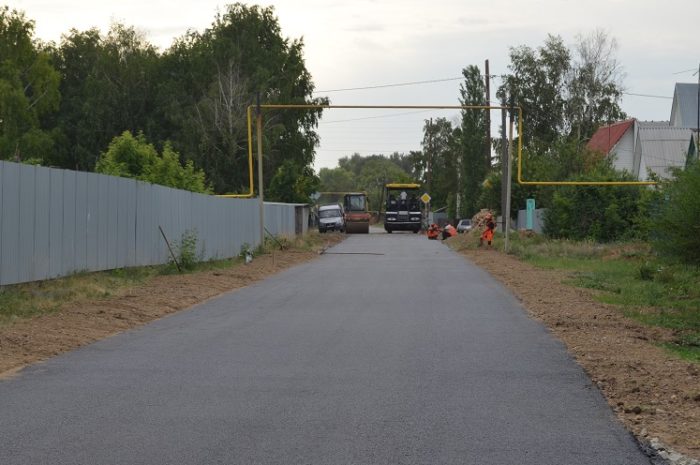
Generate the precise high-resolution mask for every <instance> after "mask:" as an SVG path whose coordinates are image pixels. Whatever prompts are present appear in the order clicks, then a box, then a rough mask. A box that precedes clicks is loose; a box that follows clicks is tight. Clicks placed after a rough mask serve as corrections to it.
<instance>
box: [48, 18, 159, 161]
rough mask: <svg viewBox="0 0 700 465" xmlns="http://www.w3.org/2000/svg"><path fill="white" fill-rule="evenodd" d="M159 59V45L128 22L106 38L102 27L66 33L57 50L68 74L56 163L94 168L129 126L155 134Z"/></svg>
mask: <svg viewBox="0 0 700 465" xmlns="http://www.w3.org/2000/svg"><path fill="white" fill-rule="evenodd" d="M158 60H159V56H158V53H157V51H156V49H155V47H154V46H153V45H151V44H150V43H148V41H146V39H145V38H144V37H143V36H142V35H141V34H140V33H138V32H137V31H136V30H135V29H134V28H133V27H128V26H125V25H122V24H114V25H112V27H111V28H110V30H109V32H108V34H107V35H106V36H105V37H102V36H100V33H99V31H98V30H97V29H90V30H87V31H83V32H80V31H77V30H74V29H73V30H71V31H70V32H69V33H68V34H67V35H65V36H64V37H63V39H62V41H61V45H60V47H59V48H58V50H57V52H56V61H57V66H58V69H59V71H60V72H61V75H62V76H63V80H62V83H61V93H62V95H64V98H63V100H62V104H61V108H60V112H59V114H58V116H57V119H56V125H57V127H58V128H59V130H60V134H61V137H62V143H61V144H60V149H59V150H57V151H56V153H55V155H54V158H53V159H52V160H51V162H52V164H54V165H58V166H62V167H65V168H72V169H81V170H92V169H93V168H94V166H95V163H96V161H97V158H98V156H99V153H100V152H101V151H103V150H104V149H105V148H106V147H107V145H108V144H109V142H110V141H111V140H112V138H113V137H116V136H118V135H119V134H121V133H123V132H124V131H127V130H128V131H131V132H134V133H136V132H139V131H143V132H144V133H146V135H147V136H148V137H149V138H150V139H154V138H155V137H154V136H156V135H157V131H155V130H154V127H155V126H156V125H157V124H158V123H157V122H156V121H154V116H155V115H154V114H153V108H154V104H155V101H154V97H155V91H154V89H155V85H156V83H157V82H158V81H159V76H158V74H157V70H158Z"/></svg>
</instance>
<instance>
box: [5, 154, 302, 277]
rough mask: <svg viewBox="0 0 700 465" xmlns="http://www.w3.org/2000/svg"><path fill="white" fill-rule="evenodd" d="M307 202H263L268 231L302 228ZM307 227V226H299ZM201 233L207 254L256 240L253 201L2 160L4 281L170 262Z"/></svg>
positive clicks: (226, 252) (224, 254) (221, 254)
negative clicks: (173, 252)
mask: <svg viewBox="0 0 700 465" xmlns="http://www.w3.org/2000/svg"><path fill="white" fill-rule="evenodd" d="M305 211H306V212H307V214H308V210H304V208H303V207H302V206H299V205H294V204H279V203H270V204H267V203H266V205H265V227H266V228H267V230H268V231H269V232H270V233H271V234H275V235H277V234H284V235H293V234H295V233H297V232H303V231H305V225H306V221H308V219H307V218H304V217H303V214H304V212H305ZM300 225H301V227H300ZM158 226H161V227H162V228H163V231H164V232H165V234H166V235H167V236H168V239H170V240H171V241H174V242H178V241H179V240H180V238H181V237H182V235H183V233H185V232H186V231H194V232H195V233H196V237H197V245H198V253H199V254H200V255H201V257H202V258H203V259H213V258H229V257H233V256H236V255H238V254H239V252H240V250H241V246H242V245H243V244H249V245H251V246H253V247H255V246H257V245H258V244H259V242H260V240H259V208H258V202H257V200H255V199H225V198H219V197H214V196H209V195H202V194H195V193H192V192H188V191H183V190H178V189H172V188H168V187H163V186H158V185H154V184H149V183H145V182H141V181H135V180H133V179H126V178H118V177H114V176H105V175H101V174H96V173H85V172H76V171H69V170H61V169H53V168H44V167H40V166H30V165H22V164H18V163H12V162H6V161H0V285H7V284H15V283H21V282H27V281H37V280H42V279H48V278H55V277H59V276H65V275H68V274H71V273H75V272H78V271H100V270H109V269H114V268H123V267H129V266H144V265H156V264H162V263H166V262H167V261H168V260H169V255H168V250H167V246H166V244H165V241H164V240H163V237H162V236H161V233H160V231H159V229H158Z"/></svg>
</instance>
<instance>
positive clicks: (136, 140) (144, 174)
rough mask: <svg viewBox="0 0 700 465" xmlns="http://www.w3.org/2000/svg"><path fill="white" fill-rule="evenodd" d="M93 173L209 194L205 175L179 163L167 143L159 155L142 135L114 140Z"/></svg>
mask: <svg viewBox="0 0 700 465" xmlns="http://www.w3.org/2000/svg"><path fill="white" fill-rule="evenodd" d="M95 171H97V172H98V173H102V174H108V175H112V176H121V177H125V178H135V179H139V180H141V181H146V182H151V183H154V184H160V185H163V186H168V187H174V188H176V189H185V190H189V191H192V192H201V193H209V192H210V189H209V187H208V186H207V184H206V181H205V176H204V172H202V171H201V170H197V169H195V167H194V165H193V163H192V162H191V161H188V162H186V163H185V164H184V165H183V164H181V163H180V160H179V155H178V154H177V152H175V151H174V150H173V149H172V147H171V146H170V144H169V143H166V144H165V148H164V149H163V153H162V154H158V151H157V150H156V148H155V147H154V146H153V145H152V144H149V143H148V142H147V141H146V137H145V136H144V135H143V133H139V134H138V135H137V136H136V137H134V136H133V135H132V134H131V132H129V131H125V132H124V133H123V134H122V135H121V136H118V137H115V138H114V139H113V140H112V142H111V143H110V144H109V148H108V149H107V151H106V152H105V153H104V154H103V155H102V156H101V157H100V159H99V161H98V162H97V165H96V166H95Z"/></svg>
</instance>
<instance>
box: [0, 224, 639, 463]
mask: <svg viewBox="0 0 700 465" xmlns="http://www.w3.org/2000/svg"><path fill="white" fill-rule="evenodd" d="M648 463H649V460H648V459H647V457H646V456H645V455H644V454H643V453H642V452H641V451H640V449H639V448H638V446H637V444H636V442H635V441H634V439H633V438H632V436H631V435H630V434H629V433H628V432H627V431H626V430H625V429H624V428H623V427H622V425H621V424H620V423H619V422H618V421H617V420H616V419H615V417H614V415H613V413H612V411H611V410H610V408H609V407H608V406H607V404H606V402H605V400H604V399H603V397H602V396H601V394H600V392H599V391H598V390H597V388H596V387H595V386H594V385H593V384H592V383H591V381H590V379H589V378H588V377H587V376H586V374H585V373H584V372H583V371H582V369H581V368H580V367H579V366H578V365H577V364H576V363H575V361H574V360H573V359H572V358H571V356H570V355H569V354H568V353H567V351H566V349H565V348H564V347H563V345H562V344H561V343H560V342H558V341H557V340H556V339H555V338H554V337H553V336H552V335H551V334H550V333H549V332H548V331H547V330H546V329H545V328H544V327H543V326H542V325H541V324H540V323H538V322H536V321H534V320H532V319H530V318H529V317H528V316H527V314H526V312H525V311H524V309H522V308H521V306H520V305H519V303H518V302H517V301H516V299H515V298H514V297H513V296H512V295H511V294H510V293H509V292H508V291H506V290H505V289H504V288H503V287H502V286H501V285H499V284H498V283H497V282H496V281H495V280H494V279H492V278H491V277H490V276H489V275H487V274H486V273H485V272H483V271H482V270H480V269H479V268H477V267H475V266H473V265H471V264H470V263H468V262H467V261H466V260H464V259H463V258H462V257H461V256H459V255H458V254H456V253H454V252H452V251H451V250H449V249H448V248H447V247H446V246H445V245H444V244H442V243H440V242H438V241H429V240H427V239H426V238H425V236H418V235H413V234H410V233H408V234H401V233H395V234H391V235H388V234H369V235H353V236H350V237H349V238H348V239H347V240H346V241H344V242H343V243H341V244H339V245H338V246H336V247H333V248H331V249H329V250H328V252H327V253H326V254H324V255H323V256H321V257H319V259H318V260H315V261H312V262H309V263H306V264H303V265H300V266H297V267H295V268H292V269H289V270H287V271H285V272H282V273H280V274H278V275H275V276H273V277H270V278H269V279H266V280H264V281H261V282H258V283H257V284H254V285H252V286H250V287H247V288H245V289H241V290H238V291H236V292H233V293H230V294H225V295H223V296H221V297H219V298H216V299H213V300H210V301H208V302H206V303H203V304H201V305H197V306H195V307H193V308H191V309H189V310H187V311H183V312H181V313H178V314H175V315H172V316H169V317H167V318H163V319H161V320H158V321H155V322H153V323H151V324H148V325H146V326H143V327H141V328H139V329H136V330H132V331H128V332H125V333H122V334H119V335H117V336H114V337H111V338H108V339H105V340H103V341H100V342H97V343H94V344H91V345H89V346H86V347H84V348H81V349H79V350H76V351H73V352H70V353H67V354H64V355H61V356H58V357H55V358H53V359H51V360H49V361H47V362H45V363H41V364H37V365H34V366H31V367H29V368H27V369H25V370H24V371H23V372H22V373H21V374H20V375H19V376H18V377H16V378H14V379H8V380H4V381H0V464H4V465H14V464H26V465H38V464H52V465H59V464H148V465H154V464H170V465H172V464H474V465H489V464H493V465H508V464H517V465H524V464H537V465H547V464H552V465H579V464H581V465H583V464H586V465H593V464H606V465H627V464H635V465H637V464H648Z"/></svg>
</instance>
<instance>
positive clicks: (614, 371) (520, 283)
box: [461, 250, 700, 459]
mask: <svg viewBox="0 0 700 465" xmlns="http://www.w3.org/2000/svg"><path fill="white" fill-rule="evenodd" d="M461 253H462V254H463V255H464V256H466V257H467V258H468V259H469V260H471V261H472V262H474V263H475V264H476V265H478V266H480V267H482V268H483V269H485V270H486V271H488V272H489V273H491V274H492V275H493V276H494V277H495V278H497V279H498V280H499V281H501V282H502V283H503V284H505V285H506V287H508V288H509V289H510V290H511V291H512V292H513V293H514V294H515V295H516V297H517V298H518V299H519V300H520V301H521V302H522V304H523V306H524V307H525V308H526V309H527V311H528V312H529V313H530V314H531V315H532V316H533V317H534V318H536V319H538V320H540V321H542V322H543V323H544V324H545V325H546V326H547V327H548V328H549V329H550V331H551V332H552V333H553V334H555V335H556V336H557V337H558V338H559V339H560V340H561V341H563V342H564V343H565V344H566V346H567V347H568V349H569V351H570V353H571V354H572V355H573V356H574V357H575V359H576V360H577V361H578V363H579V364H580V365H581V366H582V367H583V368H584V370H586V372H587V373H588V374H589V376H590V377H591V378H592V379H593V381H594V382H595V383H596V384H597V385H598V386H599V388H600V389H601V391H602V392H603V394H604V395H605V397H606V398H607V400H608V403H609V404H610V406H611V407H612V408H613V410H614V411H615V413H616V414H617V416H618V417H619V418H620V419H621V420H622V422H623V423H624V424H625V425H626V426H627V428H629V430H631V431H632V432H633V433H634V434H635V435H636V436H637V437H638V438H639V439H640V440H642V441H643V442H648V441H651V440H652V439H653V438H659V439H660V440H661V441H662V442H663V443H664V444H666V445H668V446H671V447H672V448H673V449H675V450H677V451H679V452H681V453H684V454H686V455H687V456H689V457H692V458H694V459H700V367H698V365H697V364H695V363H692V362H686V361H683V360H680V359H678V358H676V357H674V356H673V355H671V354H669V353H668V352H666V351H665V350H664V349H662V348H660V347H658V345H657V344H658V343H659V342H663V341H670V340H672V336H673V335H672V333H671V331H670V330H665V329H662V328H655V327H649V326H645V325H643V324H641V323H638V322H636V321H634V320H631V319H629V318H626V317H625V316H624V315H623V313H622V311H621V310H620V309H619V308H617V307H614V306H611V305H606V304H602V303H599V302H597V301H596V300H595V299H594V298H593V292H594V291H591V290H588V289H580V288H576V287H572V286H569V285H566V284H562V280H563V279H566V278H567V277H568V276H567V275H566V273H565V272H557V271H551V270H543V269H539V268H536V267H534V266H532V265H529V264H527V263H524V262H522V261H520V260H518V259H517V258H515V257H512V256H510V255H506V254H503V253H501V252H498V251H495V250H463V251H461Z"/></svg>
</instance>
